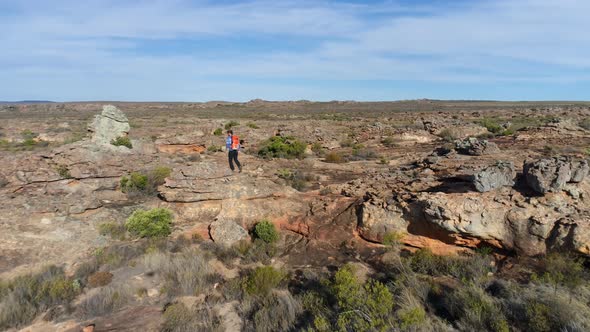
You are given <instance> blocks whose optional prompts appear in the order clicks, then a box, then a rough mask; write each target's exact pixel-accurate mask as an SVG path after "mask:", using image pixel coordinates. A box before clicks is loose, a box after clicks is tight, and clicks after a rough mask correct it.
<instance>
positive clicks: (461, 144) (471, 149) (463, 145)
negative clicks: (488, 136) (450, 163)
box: [455, 137, 500, 156]
mask: <svg viewBox="0 0 590 332" xmlns="http://www.w3.org/2000/svg"><path fill="white" fill-rule="evenodd" d="M455 150H457V152H458V153H460V154H466V155H469V156H482V155H487V154H494V153H498V152H500V149H499V148H498V146H497V145H496V143H493V142H488V141H487V140H481V141H480V140H478V139H477V138H475V137H469V138H466V139H464V140H457V141H455Z"/></svg>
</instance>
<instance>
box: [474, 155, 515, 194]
mask: <svg viewBox="0 0 590 332" xmlns="http://www.w3.org/2000/svg"><path fill="white" fill-rule="evenodd" d="M514 176H515V172H514V164H513V163H512V162H502V161H501V162H498V163H497V164H495V165H492V166H488V167H486V168H485V169H483V170H481V171H479V172H478V173H476V174H474V175H473V185H474V186H475V189H476V190H477V191H479V192H487V191H491V190H494V189H497V188H500V187H503V186H513V185H514Z"/></svg>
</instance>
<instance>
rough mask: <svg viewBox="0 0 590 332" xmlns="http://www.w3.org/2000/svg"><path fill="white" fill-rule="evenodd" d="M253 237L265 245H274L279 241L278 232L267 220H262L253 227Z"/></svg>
mask: <svg viewBox="0 0 590 332" xmlns="http://www.w3.org/2000/svg"><path fill="white" fill-rule="evenodd" d="M254 235H255V236H256V237H257V238H259V239H261V240H262V241H264V242H266V243H274V242H276V241H278V240H279V232H277V229H276V228H275V225H274V224H273V223H271V222H270V221H268V220H263V221H261V222H259V223H257V224H256V226H254Z"/></svg>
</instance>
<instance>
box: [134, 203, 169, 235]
mask: <svg viewBox="0 0 590 332" xmlns="http://www.w3.org/2000/svg"><path fill="white" fill-rule="evenodd" d="M172 218H173V216H172V212H171V211H170V210H168V209H165V208H155V209H151V210H148V211H145V210H137V211H135V212H133V214H132V215H131V216H130V217H129V218H128V219H127V222H126V223H125V227H126V228H127V230H128V231H129V233H131V234H132V235H134V236H137V237H160V236H168V235H170V233H171V232H172V230H171V224H172Z"/></svg>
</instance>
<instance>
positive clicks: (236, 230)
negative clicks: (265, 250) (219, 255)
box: [209, 219, 248, 247]
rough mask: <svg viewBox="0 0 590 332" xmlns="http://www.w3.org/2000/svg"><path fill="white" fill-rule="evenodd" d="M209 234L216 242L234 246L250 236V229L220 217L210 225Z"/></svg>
mask: <svg viewBox="0 0 590 332" xmlns="http://www.w3.org/2000/svg"><path fill="white" fill-rule="evenodd" d="M209 235H210V236H211V239H213V241H214V242H216V243H219V244H221V245H224V246H228V247H229V246H232V245H234V244H236V243H237V242H239V241H241V240H245V239H247V238H248V231H246V230H245V229H244V228H243V227H242V226H240V225H238V224H236V223H235V222H233V221H231V220H225V219H219V220H216V221H215V222H213V223H212V224H211V225H210V226H209Z"/></svg>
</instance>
